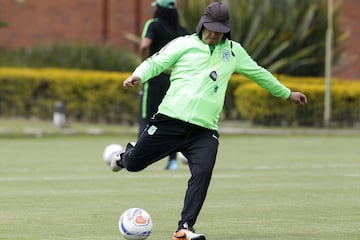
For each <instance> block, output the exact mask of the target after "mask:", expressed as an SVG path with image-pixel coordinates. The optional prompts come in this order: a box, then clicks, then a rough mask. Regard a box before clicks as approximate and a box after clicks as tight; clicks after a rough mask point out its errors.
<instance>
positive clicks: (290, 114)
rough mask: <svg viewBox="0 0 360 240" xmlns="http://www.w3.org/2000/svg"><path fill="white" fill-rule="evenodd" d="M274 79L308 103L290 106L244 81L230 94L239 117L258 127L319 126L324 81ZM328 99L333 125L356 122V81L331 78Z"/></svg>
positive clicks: (359, 110)
mask: <svg viewBox="0 0 360 240" xmlns="http://www.w3.org/2000/svg"><path fill="white" fill-rule="evenodd" d="M278 79H279V81H281V82H282V83H283V84H285V85H286V86H288V87H289V88H290V89H292V90H293V91H301V92H303V93H305V94H306V95H307V97H308V104H307V105H306V106H299V105H296V104H290V103H289V102H287V101H284V100H281V99H278V98H275V97H273V96H271V94H270V93H268V92H267V91H265V90H263V89H262V88H259V87H258V86H257V85H256V84H255V83H252V82H247V83H246V84H242V85H240V86H239V87H237V89H236V90H235V93H234V96H235V98H234V101H235V106H236V108H237V111H238V112H239V113H240V115H241V117H242V118H244V119H249V120H251V121H252V122H253V123H256V124H262V125H299V126H323V113H324V92H325V81H324V78H300V77H296V78H295V77H286V76H278ZM331 98H332V106H331V109H332V116H331V119H332V122H333V124H334V125H343V126H354V125H355V124H357V123H359V122H360V81H351V80H340V79H333V80H332V92H331Z"/></svg>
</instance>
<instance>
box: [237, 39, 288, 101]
mask: <svg viewBox="0 0 360 240" xmlns="http://www.w3.org/2000/svg"><path fill="white" fill-rule="evenodd" d="M235 47H236V48H235V55H236V69H235V71H236V72H238V73H240V74H241V75H243V76H245V77H247V78H249V79H250V80H252V81H254V82H255V83H257V84H258V85H259V86H260V87H262V88H264V89H266V90H267V91H269V92H270V93H271V94H272V95H274V96H275V97H279V98H282V99H287V98H288V97H289V96H290V93H291V90H290V89H289V88H287V87H286V86H284V85H283V84H282V83H280V82H279V81H278V80H277V79H276V78H275V77H274V76H273V75H272V74H271V73H270V72H269V71H268V70H266V69H265V68H263V67H261V66H259V65H258V64H257V63H256V62H255V61H254V60H253V59H252V58H251V57H250V56H249V54H248V53H247V52H246V51H245V50H244V48H243V47H241V45H240V44H238V43H236V45H235Z"/></svg>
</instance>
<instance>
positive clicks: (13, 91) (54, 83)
mask: <svg viewBox="0 0 360 240" xmlns="http://www.w3.org/2000/svg"><path fill="white" fill-rule="evenodd" d="M128 75H129V73H115V72H101V71H78V70H66V69H27V68H24V69H15V68H0V116H6V117H13V116H21V117H27V118H29V117H33V116H36V117H38V118H41V119H51V118H52V115H53V112H54V105H55V103H56V102H57V101H62V102H63V103H64V104H65V112H66V116H67V118H68V119H73V120H76V121H85V122H112V123H121V122H128V123H134V122H136V121H137V112H138V103H139V101H138V98H139V97H138V92H139V89H138V88H132V89H124V88H123V87H122V82H123V80H124V79H125V78H126V77H127V76H128Z"/></svg>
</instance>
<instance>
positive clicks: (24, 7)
mask: <svg viewBox="0 0 360 240" xmlns="http://www.w3.org/2000/svg"><path fill="white" fill-rule="evenodd" d="M151 2H152V0H61V1H49V0H0V7H1V9H0V11H1V12H0V19H1V20H4V21H6V22H7V23H8V27H7V28H2V29H0V45H1V46H5V47H10V48H15V47H23V46H25V47H26V46H33V45H41V44H47V43H51V42H54V41H66V42H70V41H72V42H80V43H82V42H84V43H85V42H91V43H105V42H107V43H110V44H113V45H115V46H119V47H124V48H134V49H135V47H136V45H135V44H134V43H133V42H132V41H130V40H129V39H128V38H126V33H133V34H139V32H140V31H141V28H142V26H143V24H144V22H145V21H146V19H147V18H149V17H151V16H152V15H153V10H154V8H153V7H151V5H150V3H151Z"/></svg>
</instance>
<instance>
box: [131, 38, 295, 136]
mask: <svg viewBox="0 0 360 240" xmlns="http://www.w3.org/2000/svg"><path fill="white" fill-rule="evenodd" d="M168 68H172V73H171V77H170V82H171V83H170V87H169V89H168V91H167V93H166V95H165V97H164V99H163V101H162V103H161V104H160V106H159V110H158V112H159V113H162V114H165V115H167V116H169V117H172V118H176V119H180V120H183V121H185V122H189V123H192V124H195V125H199V126H202V127H205V128H208V129H213V130H217V129H218V121H219V118H220V113H221V111H222V108H223V105H224V99H225V93H226V88H227V85H228V81H229V80H230V78H231V75H232V74H233V73H235V72H236V73H239V74H241V75H243V76H245V77H247V78H249V79H251V80H253V81H254V82H256V83H257V84H258V85H260V86H261V87H263V88H264V89H266V90H268V91H269V92H271V94H273V95H274V96H276V97H280V98H282V99H286V98H288V97H289V96H290V92H291V91H290V89H288V88H287V87H285V86H284V85H282V84H281V83H280V82H279V81H278V80H277V79H276V78H275V77H274V76H273V75H272V74H271V73H270V72H269V71H267V70H266V69H264V68H262V67H261V66H259V65H258V64H257V63H256V62H255V61H254V60H253V59H252V58H251V57H250V56H249V55H248V54H247V52H246V51H245V50H244V49H243V47H242V46H241V45H240V44H239V43H237V42H234V41H231V40H228V39H226V40H224V41H222V42H221V43H220V44H218V45H216V46H215V49H214V50H213V51H212V53H211V51H210V49H209V46H208V45H207V44H204V43H203V42H202V41H201V39H200V38H199V36H198V35H196V34H192V35H188V36H184V37H179V38H176V39H174V40H173V41H171V42H169V43H168V44H167V45H166V46H165V47H163V48H162V49H161V50H160V51H159V52H158V53H157V54H154V55H153V56H152V57H150V58H148V59H146V60H145V61H144V62H142V63H141V64H140V65H139V66H138V67H137V68H136V70H135V71H134V73H133V75H134V76H138V77H140V78H141V82H142V83H145V82H146V81H148V80H149V79H150V78H152V77H154V76H156V75H158V74H160V73H161V72H162V71H164V70H165V69H168ZM214 71H215V72H216V75H217V78H216V80H213V79H212V78H211V77H210V73H211V72H214Z"/></svg>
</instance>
